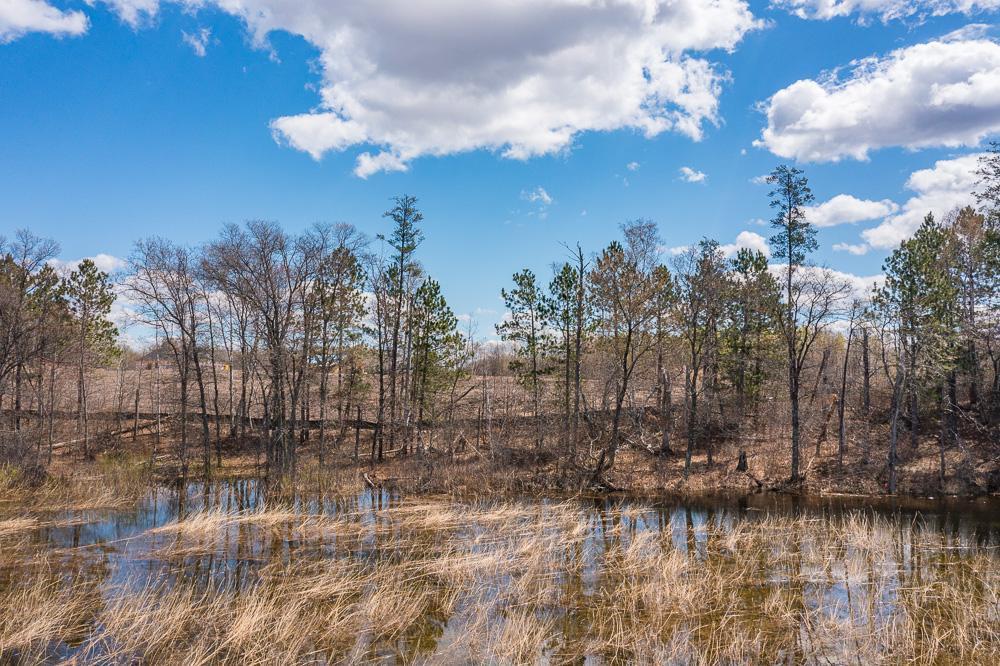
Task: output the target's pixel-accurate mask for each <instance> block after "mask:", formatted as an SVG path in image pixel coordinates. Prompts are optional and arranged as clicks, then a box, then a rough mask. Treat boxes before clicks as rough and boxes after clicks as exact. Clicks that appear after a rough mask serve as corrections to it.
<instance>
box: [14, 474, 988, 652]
mask: <svg viewBox="0 0 1000 666" xmlns="http://www.w3.org/2000/svg"><path fill="white" fill-rule="evenodd" d="M268 511H270V512H271V513H268ZM25 518H29V519H31V520H32V521H34V522H32V523H29V524H27V525H26V526H25V527H24V528H23V529H21V530H19V531H16V532H12V533H10V534H7V535H6V536H3V537H0V567H2V568H0V590H7V591H10V590H14V589H17V588H18V587H19V586H22V587H23V586H28V585H29V584H30V582H31V581H30V579H31V577H33V576H35V577H37V576H40V575H43V574H41V573H40V571H41V570H42V569H44V575H46V576H52V575H54V576H55V577H56V578H57V579H58V580H60V581H62V582H64V583H65V585H67V586H70V585H72V584H76V583H78V582H79V581H81V580H85V581H89V582H91V583H94V584H95V585H96V588H95V589H96V590H97V595H98V596H99V598H100V601H99V602H98V605H102V606H103V607H113V606H115V604H117V603H119V602H120V601H121V600H122V599H128V598H129V597H130V596H136V595H139V596H141V595H143V594H145V595H146V597H143V598H146V599H155V598H156V594H163V592H164V591H166V590H171V589H177V588H179V587H183V588H184V589H190V590H195V591H199V592H200V593H203V594H204V593H206V592H205V591H210V592H211V594H215V592H214V591H217V590H221V591H224V592H225V594H227V595H237V596H239V595H244V596H248V595H252V594H254V592H255V591H256V590H259V589H260V586H261V585H262V582H261V581H262V580H263V579H264V578H267V579H268V580H269V581H270V582H269V583H268V584H269V585H272V586H274V589H281V590H284V589H285V588H282V587H280V586H281V585H282V584H284V583H282V582H281V580H280V579H281V578H282V576H285V577H292V576H301V575H303V574H302V573H301V572H302V571H303V570H302V569H297V568H295V567H296V566H297V565H299V564H303V563H308V564H310V565H317V563H319V565H320V566H325V565H323V564H322V563H329V562H347V563H350V564H351V566H352V567H357V568H352V569H351V572H352V573H351V574H350V575H352V576H355V578H354V579H352V580H355V581H357V585H359V586H361V587H362V588H363V589H361V590H359V591H357V592H356V593H352V596H351V598H350V601H349V603H350V605H351V608H352V609H353V610H351V611H350V612H351V613H354V614H353V615H349V616H348V615H345V616H344V617H345V618H347V617H349V618H354V619H350V620H347V619H345V620H344V622H345V623H346V624H345V626H347V625H350V627H351V628H349V629H348V630H345V631H346V634H345V636H342V637H339V638H334V637H330V636H326V637H323V638H310V639H309V641H310V642H309V645H310V650H312V651H309V650H306V651H305V652H301V651H298V650H299V648H298V647H297V648H295V649H296V651H297V654H296V656H295V657H294V658H293V659H292V661H304V662H313V661H315V662H328V661H344V662H348V661H379V662H386V663H393V662H395V663H412V662H421V661H430V662H438V661H442V662H444V661H447V662H453V663H467V662H479V661H492V662H496V663H501V662H516V661H527V662H547V663H563V662H568V663H577V662H584V663H605V662H607V663H626V662H631V661H647V662H652V661H674V662H677V663H686V662H690V661H703V660H707V661H739V660H742V659H744V658H746V657H747V656H748V655H752V656H753V655H755V657H756V658H760V659H763V660H766V661H785V662H800V661H806V662H818V663H848V662H851V663H858V662H859V661H864V662H867V661H868V660H869V659H874V660H878V661H882V660H888V661H894V660H895V657H900V656H901V654H902V653H897V654H896V655H895V657H893V656H892V655H893V652H894V651H898V650H906V649H908V650H911V651H912V655H911V656H912V657H914V658H920V659H931V660H944V661H951V660H954V659H957V660H959V661H962V660H964V658H963V657H964V656H966V655H967V656H969V657H970V658H971V657H975V658H977V659H979V658H982V657H983V656H986V657H990V656H993V655H997V656H1000V644H997V643H995V642H994V641H995V639H996V634H995V633H993V632H991V631H990V630H989V629H988V628H987V629H986V630H984V631H980V632H979V633H977V634H976V635H975V636H971V637H963V638H962V639H961V641H962V642H959V641H957V640H952V643H951V644H950V645H949V644H948V640H949V639H948V638H947V636H945V637H944V638H941V637H938V636H936V635H935V636H930V635H929V634H928V630H927V629H926V628H924V627H923V624H924V623H929V622H930V620H929V619H927V618H932V617H933V618H937V615H935V612H937V611H936V609H937V608H938V606H940V607H941V608H945V605H944V604H945V603H946V602H945V601H940V598H941V597H942V595H944V596H948V595H951V596H950V597H949V600H948V601H947V603H948V604H952V605H949V606H947V608H946V609H945V610H942V611H940V612H941V613H944V614H945V615H946V617H945V620H943V621H942V620H939V619H938V620H935V622H936V623H937V624H943V623H946V622H947V621H954V622H956V623H964V624H968V621H966V620H962V619H961V618H959V617H955V611H954V608H953V606H955V605H956V604H957V606H958V607H959V608H962V607H964V606H968V607H969V608H975V609H976V610H975V613H976V614H977V615H976V616H974V618H973V619H975V620H976V622H978V621H979V620H982V621H983V622H985V623H986V626H987V627H988V626H989V625H991V624H994V623H996V622H998V621H1000V608H998V606H997V601H996V600H997V590H996V589H995V587H994V584H995V582H996V581H997V580H998V570H1000V501H998V499H997V498H988V499H981V500H971V501H957V500H888V499H887V500H875V501H873V500H872V499H871V498H866V499H855V498H842V497H830V498H808V499H804V498H797V497H792V496H785V495H753V496H748V497H715V498H705V499H701V500H683V501H682V500H672V499H663V500H657V501H653V500H649V499H641V500H640V499H630V498H627V497H613V498H608V497H602V498H577V499H574V500H569V501H567V500H558V501H557V500H545V499H527V498H526V499H517V498H513V499H508V500H503V501H498V502H482V501H462V500H456V499H453V498H449V499H444V498H441V499H433V500H427V499H425V498H412V499H410V498H404V497H400V496H399V495H396V494H393V493H389V492H385V491H382V492H376V491H365V492H362V493H360V494H358V495H355V496H350V497H329V496H318V495H310V494H298V495H294V496H287V495H277V494H273V493H271V491H269V489H268V487H267V486H266V485H264V484H263V483H260V482H258V481H257V480H255V479H242V480H235V481H219V482H211V483H189V484H187V485H179V486H171V487H157V488H155V489H153V490H151V491H150V492H149V493H148V494H147V495H146V496H145V497H143V498H141V499H140V500H139V501H138V502H136V503H135V504H134V505H132V506H129V507H128V508H115V509H105V510H86V511H75V510H61V511H46V510H44V508H42V507H32V506H12V505H10V504H9V503H8V504H0V521H2V520H4V519H6V520H15V519H18V520H23V519H25ZM199 521H201V522H199ZM404 561H405V564H406V567H407V568H406V569H405V571H406V572H407V573H406V576H410V577H411V578H406V576H397V573H392V574H390V575H389V576H388V577H379V576H378V575H376V574H372V573H369V574H366V573H364V572H378V571H380V570H385V571H392V572H397V571H403V569H401V568H400V567H402V566H403V563H404ZM39 562H44V567H40V566H39V565H38V563H39ZM276 571H277V572H279V573H278V574H275V572H276ZM310 571H313V570H310ZM359 571H360V572H362V573H358V572H359ZM970 571H971V572H972V573H971V574H970V573H969V572H970ZM394 576H395V577H394ZM276 578H277V579H278V582H274V581H275V579H276ZM410 579H412V580H415V581H418V582H417V583H414V585H417V586H421V590H422V591H421V596H419V597H414V599H419V601H420V604H422V605H420V606H419V610H418V611H415V612H414V613H413V617H412V618H411V619H410V620H407V621H406V622H403V621H401V622H400V627H399V629H398V630H395V631H388V630H387V631H383V632H379V631H377V630H372V629H371V628H370V627H369V628H368V629H365V630H364V631H362V629H361V627H363V626H366V625H369V624H372V623H374V622H375V620H377V617H378V615H379V614H380V613H381V614H386V613H392V614H395V615H401V614H402V615H405V614H406V611H404V610H400V609H395V610H393V607H392V606H391V605H390V606H386V607H385V608H388V609H389V610H378V609H376V602H375V601H373V597H374V596H375V595H376V594H377V593H378V590H377V589H376V588H379V587H380V586H381V587H383V588H384V587H387V586H390V585H392V584H395V583H392V581H398V580H410ZM429 579H433V585H431V586H430V588H431V589H432V592H431V593H425V591H424V589H423V586H425V584H426V581H427V580H429ZM405 585H406V586H405V588H404V587H401V588H400V589H399V590H396V591H394V592H393V594H395V592H399V593H400V594H402V597H405V596H406V595H405V594H403V591H404V589H405V592H406V594H410V592H411V590H410V589H409V584H408V583H407V584H405ZM991 587H994V589H990V588H991ZM984 588H985V589H984ZM150 590H155V591H156V593H155V594H153V595H150V594H149V591H150ZM928 590H929V591H930V592H928ZM934 590H937V592H935V591H934ZM941 590H945V591H946V592H941ZM390 591H392V590H390ZM852 592H853V594H852ZM284 593H285V592H279V593H275V594H284ZM962 595H966V596H967V600H966V601H963V600H962V599H964V597H962ZM402 597H401V598H402ZM13 598H17V597H16V596H9V597H8V599H13ZM338 599H339V597H338ZM956 599H957V600H958V601H956ZM144 603H145V602H144ZM331 603H332V602H331ZM337 603H344V602H341V601H338V602H337ZM413 603H417V602H416V601H414V602H413ZM403 605H406V604H403ZM310 607H311V608H312V606H310ZM317 608H319V606H317ZM379 608H382V607H381V606H379ZM358 609H360V610H358ZM366 609H367V610H366ZM346 612H347V611H345V613H346ZM970 612H971V611H970ZM366 613H367V615H366ZM980 616H983V617H980ZM789 617H793V618H794V619H793V620H789V619H788V618H789ZM357 618H367V620H360V619H357ZM949 618H950V619H949ZM897 620H898V621H897ZM351 622H354V623H355V624H350V623H351ZM838 623H839V624H838ZM111 624H113V623H112V622H110V621H109V620H106V619H102V615H101V611H100V610H95V611H94V618H93V620H92V621H88V625H87V626H86V628H85V629H83V630H80V629H79V628H77V629H75V630H74V631H72V632H69V635H60V633H59V632H58V631H55V630H53V633H52V635H51V636H48V637H44V636H43V638H42V639H41V642H42V643H44V645H43V646H41V647H39V645H38V644H37V643H38V642H37V641H36V644H35V645H34V647H32V648H30V649H29V648H28V647H26V646H25V645H21V646H17V645H14V646H8V647H7V651H6V653H3V652H2V651H0V662H3V661H5V659H9V660H11V661H14V662H17V661H24V662H25V663H30V662H32V661H34V660H35V659H44V660H48V661H53V662H58V661H60V660H63V659H72V658H74V657H77V658H79V659H81V660H83V661H90V660H100V659H105V660H106V661H109V662H114V663H128V662H129V661H130V660H132V661H138V662H140V663H142V662H146V661H148V662H149V663H156V662H160V661H176V662H177V663H180V662H182V661H184V660H185V657H183V656H182V655H183V654H184V653H183V652H176V653H171V652H167V653H164V652H153V651H150V652H148V653H145V652H144V651H143V649H142V647H141V645H140V646H138V647H137V646H131V647H122V646H124V645H129V644H128V640H127V637H126V638H122V637H117V638H107V637H101V634H102V632H105V631H106V632H107V633H109V634H110V633H113V631H112V630H111V629H109V628H108V627H109V626H110V625H111ZM789 628H791V629H792V631H791V632H789ZM942 630H944V629H942ZM151 631H155V629H153V630H151ZM213 631H214V630H213ZM303 631H306V632H308V631H309V630H308V628H303ZM934 631H937V629H933V630H932V633H933V632H934ZM970 631H971V630H970ZM192 632H194V633H192ZM365 632H367V634H366V637H365V636H363V635H362V634H364V633H365ZM533 632H536V633H537V636H535V633H533ZM725 632H731V636H730V637H729V638H726V637H724V636H725V635H726V634H725ZM789 633H790V634H791V636H788V635H785V634H789ZM196 634H197V628H196V629H194V630H189V631H188V634H186V636H187V637H186V638H184V639H183V640H184V641H186V643H187V644H190V643H192V642H197V636H196ZM355 634H357V636H356V637H355ZM796 634H798V635H796ZM192 636H195V637H193V638H192ZM847 636H850V637H851V639H850V640H848V638H847ZM95 637H99V640H98V638H95ZM533 637H534V638H533ZM178 640H181V639H178ZM219 640H221V639H219ZM275 640H278V639H277V638H276V639H275ZM324 641H325V642H324ZM351 641H353V644H351ZM519 641H520V642H523V643H524V644H523V645H520V644H518V645H517V646H515V645H514V644H515V643H518V642H519ZM741 641H742V642H744V643H745V645H744V644H743V643H740V642H741ZM15 642H16V641H15ZM362 643H363V645H362ZM966 643H968V645H966ZM4 644H5V641H4V640H3V637H0V647H2V646H3V645H4ZM734 646H736V647H734ZM241 649H243V648H233V647H230V648H227V650H229V651H228V652H220V653H218V654H216V656H215V657H209V658H208V659H207V661H214V660H215V659H219V660H223V659H225V660H230V661H240V660H241V654H242V658H247V659H250V657H248V656H247V654H246V653H241V652H240V650H241ZM288 649H292V648H288ZM967 649H968V650H972V651H971V652H966V650H967ZM32 650H34V652H33V651H32ZM170 654H173V655H174V656H173V657H170V656H168V655H170ZM272 656H274V655H272ZM253 659H258V660H261V661H268V658H267V657H266V656H263V657H262V656H261V654H260V653H255V654H254V657H253Z"/></svg>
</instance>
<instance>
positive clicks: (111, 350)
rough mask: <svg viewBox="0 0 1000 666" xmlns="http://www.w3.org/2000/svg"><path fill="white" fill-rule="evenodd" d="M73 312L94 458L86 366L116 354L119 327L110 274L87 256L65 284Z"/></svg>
mask: <svg viewBox="0 0 1000 666" xmlns="http://www.w3.org/2000/svg"><path fill="white" fill-rule="evenodd" d="M63 288H64V291H65V294H66V300H67V302H68V303H69V309H70V312H72V314H73V317H74V319H75V320H76V330H77V340H76V342H77V345H78V349H77V353H78V356H77V358H78V361H79V363H78V369H79V373H78V376H77V409H78V412H79V427H80V430H81V431H82V432H83V455H84V457H86V458H89V457H90V427H89V425H90V424H89V415H88V410H87V383H86V381H87V375H86V372H85V370H86V367H87V364H88V363H89V362H91V361H92V360H93V359H106V358H108V357H109V356H112V355H114V354H115V353H116V351H117V350H116V348H115V342H116V340H117V338H118V329H117V328H116V327H115V325H114V324H113V323H112V322H111V320H110V319H109V315H110V314H111V306H112V305H113V304H114V302H115V293H114V290H113V289H112V287H111V281H110V279H109V278H108V274H107V273H105V272H104V271H102V270H100V269H98V268H97V265H96V264H95V263H94V262H93V261H92V260H90V259H84V260H83V261H81V262H80V265H79V266H78V267H77V269H76V270H74V271H73V272H71V273H70V275H69V277H68V278H67V279H66V283H65V285H64V287H63Z"/></svg>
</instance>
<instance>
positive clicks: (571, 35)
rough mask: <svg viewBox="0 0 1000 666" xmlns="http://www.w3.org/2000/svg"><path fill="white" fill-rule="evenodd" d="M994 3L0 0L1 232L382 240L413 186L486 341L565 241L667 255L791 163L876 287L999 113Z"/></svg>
mask: <svg viewBox="0 0 1000 666" xmlns="http://www.w3.org/2000/svg"><path fill="white" fill-rule="evenodd" d="M375 4H378V5H379V6H380V8H379V9H372V6H373V5H375ZM594 4H595V6H596V4H598V3H594ZM383 5H384V6H383ZM411 5H412V6H411ZM570 5H572V6H570ZM476 6H479V7H480V9H475V7H476ZM650 8H652V9H654V10H658V12H659V13H657V12H654V13H650V11H651V10H650ZM998 9H1000V0H981V1H979V0H934V1H933V2H906V3H904V2H900V1H899V0H865V2H857V1H856V0H845V1H843V2H840V3H837V4H832V3H830V2H825V1H823V0H784V1H782V2H778V3H773V4H768V3H760V2H750V3H748V4H747V3H744V2H742V0H675V2H672V3H669V4H664V3H657V2H655V1H654V0H649V1H648V2H647V1H646V0H642V1H640V0H611V2H608V3H604V5H603V9H597V8H594V7H591V6H590V3H588V2H586V1H584V0H574V1H573V2H570V1H569V0H537V1H536V2H533V3H524V5H523V6H521V3H518V2H505V3H500V2H499V1H498V0H483V2H482V3H481V4H480V5H476V4H472V5H468V3H458V2H455V1H453V0H429V1H428V2H425V3H414V2H410V3H400V2H397V1H396V0H387V1H386V2H385V3H362V2H352V1H345V2H341V3H335V2H320V1H319V0H304V1H303V2H298V3H296V2H291V1H290V0H224V1H223V0H202V1H200V2H193V1H192V0H180V1H178V2H168V1H165V0H162V1H160V2H158V1H157V0H113V1H110V2H102V1H100V0H94V1H93V2H91V3H84V2H57V1H56V0H51V1H48V2H46V0H0V141H2V146H3V149H2V151H0V202H2V203H0V235H2V234H9V233H10V232H12V231H13V230H14V229H17V228H22V227H27V228H30V229H31V230H32V231H34V232H35V233H37V234H40V235H45V236H50V237H53V238H55V239H57V240H58V241H59V242H60V243H61V246H62V258H63V259H65V260H73V259H77V258H80V257H84V256H94V255H97V254H106V255H110V256H114V257H126V256H127V255H128V254H129V251H130V247H131V245H132V243H133V242H134V241H135V240H136V239H138V238H140V237H143V236H148V235H163V236H167V237H170V238H172V239H174V240H177V241H181V242H187V243H191V244H197V243H199V242H202V241H206V240H209V239H211V238H212V237H213V236H214V235H215V234H216V233H217V231H218V229H219V228H220V227H221V225H223V224H224V223H227V222H240V221H242V220H245V219H250V218H265V219H273V220H277V221H279V222H281V223H282V224H283V225H284V226H285V227H286V228H288V229H289V230H299V229H303V228H305V227H307V226H308V225H310V224H312V223H313V222H316V221H329V222H334V221H345V222H350V223H353V224H355V225H356V226H357V227H358V228H360V229H361V230H362V231H364V232H365V233H367V234H369V235H372V236H374V234H376V233H379V232H382V231H385V229H386V224H387V223H386V222H385V221H384V220H383V219H382V217H381V213H382V211H384V210H385V209H386V208H387V207H388V206H389V198H390V197H391V196H393V195H395V194H400V193H404V192H405V193H409V194H414V195H416V196H418V197H419V199H420V202H421V207H422V209H423V210H424V213H425V217H426V222H425V233H426V237H427V240H426V242H425V244H424V245H423V247H421V249H420V256H421V260H422V261H423V263H424V264H425V266H426V267H427V269H428V270H429V272H430V273H431V274H432V275H433V276H435V277H436V278H437V279H439V280H440V281H441V283H442V285H443V288H444V290H445V293H446V296H447V297H448V299H449V301H450V302H451V304H452V305H453V307H454V309H455V311H456V312H458V313H460V314H468V315H471V316H472V317H473V318H474V319H476V320H477V328H478V332H479V335H480V336H481V337H490V336H491V335H492V333H493V331H492V329H493V324H494V323H495V321H496V320H497V319H498V318H499V316H500V310H501V309H502V306H501V302H500V298H499V291H500V288H501V287H503V286H506V285H507V284H508V282H509V279H510V275H511V274H512V273H513V272H515V271H516V270H519V269H520V268H522V267H530V268H532V269H534V270H535V271H536V272H538V273H539V274H541V275H543V276H545V277H546V279H547V278H548V276H549V275H550V269H549V266H550V264H551V263H552V262H553V261H555V260H558V259H560V258H561V257H562V256H564V252H565V251H564V249H563V248H562V246H561V243H569V244H573V243H576V242H577V241H579V242H580V243H581V245H582V246H583V247H584V249H585V250H586V251H588V252H590V251H597V250H599V249H600V248H601V247H603V246H604V245H605V244H606V243H607V242H608V241H609V240H611V239H612V238H614V237H615V236H616V234H617V227H618V225H619V224H620V223H621V222H622V221H624V220H628V219H632V218H636V217H646V218H651V219H653V220H655V221H656V222H658V223H659V227H660V231H661V234H662V236H663V245H664V255H665V257H669V254H670V250H671V248H677V247H680V246H684V245H686V244H690V243H693V242H696V241H697V240H699V239H700V238H701V237H703V236H711V237H714V238H716V239H718V240H719V241H720V242H721V243H723V244H746V245H751V246H754V245H755V244H760V242H761V238H760V237H763V238H766V237H767V236H768V235H769V230H768V229H767V228H765V227H763V226H761V225H760V224H759V223H758V222H755V221H756V220H760V219H766V218H768V217H769V210H768V207H767V187H766V186H763V185H759V184H754V183H753V182H752V179H753V178H755V177H757V176H760V175H761V174H764V173H766V172H768V171H769V170H770V169H771V168H773V167H774V166H775V165H776V164H778V163H795V164H797V165H799V166H800V167H802V168H804V169H805V170H806V172H807V174H808V175H809V177H810V181H811V183H812V186H813V190H814V193H815V195H816V199H817V203H818V204H824V203H826V202H828V201H830V200H831V199H834V201H833V203H832V204H830V205H828V206H827V207H826V208H821V209H817V211H816V212H815V215H816V220H819V221H821V222H822V223H823V224H824V225H825V226H824V227H823V228H822V229H821V231H820V243H821V249H820V251H819V252H818V253H817V255H816V257H815V259H816V260H817V261H818V262H820V263H825V264H827V265H829V266H830V267H832V268H835V269H837V270H840V271H843V272H845V273H851V274H853V275H856V276H861V277H863V278H865V279H867V278H869V277H870V276H873V275H876V274H878V273H879V270H880V265H881V262H882V259H883V258H884V257H885V255H886V254H887V252H889V251H891V248H892V247H893V246H894V244H896V243H898V242H899V240H901V239H902V238H905V237H906V235H907V234H908V233H909V232H910V231H911V230H912V228H913V225H914V220H917V219H919V217H922V215H923V214H924V213H925V212H927V210H933V211H934V212H935V213H936V214H939V215H943V214H945V213H947V210H948V209H950V208H951V207H953V206H955V205H958V204H960V203H963V202H964V201H965V200H966V199H967V198H968V197H967V192H968V190H969V189H970V187H971V184H972V182H973V177H972V175H971V173H970V172H971V170H972V167H973V165H974V162H975V156H976V155H977V154H978V153H980V152H981V151H982V146H983V143H984V142H985V141H986V140H988V139H989V138H991V137H995V136H996V135H997V133H998V132H1000V45H998V44H997V43H996V33H995V31H994V29H993V26H994V24H995V22H996V18H997V12H998ZM477 12H479V14H477ZM491 12H492V13H491ZM601 12H604V13H603V14H602V13H601ZM650 53H652V54H653V55H650ZM866 58H867V59H869V60H867V61H865V62H864V63H862V64H857V61H858V60H860V59H866ZM663 63H666V64H665V65H664V66H663V68H662V71H661V65H663ZM852 63H854V64H852ZM640 70H641V71H640ZM706 72H707V74H706ZM637 73H638V74H637ZM678 80H680V81H682V84H680V87H679V88H678V84H677V81H678ZM797 82H798V83H797ZM765 130H769V131H770V132H769V134H767V135H765V134H763V133H764V132H765ZM363 154H367V155H369V157H374V159H375V161H374V162H372V163H370V164H369V166H364V164H365V158H364V157H362V158H361V160H360V161H359V156H360V155H363ZM317 157H318V159H317ZM371 164H374V165H375V166H371ZM378 166H381V167H383V168H382V169H381V170H380V169H378V168H377V167H378ZM685 167H686V168H687V170H688V171H687V173H688V174H689V177H685V176H684V174H683V173H682V169H684V168H685ZM399 169H405V171H402V170H399ZM359 174H360V175H359ZM914 174H916V175H914ZM692 180H693V181H695V182H690V181H692ZM835 197H839V198H836V199H835ZM741 234H742V235H741ZM835 246H836V247H838V248H839V249H835Z"/></svg>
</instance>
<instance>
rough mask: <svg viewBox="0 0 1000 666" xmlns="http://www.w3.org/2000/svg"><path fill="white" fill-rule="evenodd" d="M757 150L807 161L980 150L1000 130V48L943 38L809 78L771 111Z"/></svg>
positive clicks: (772, 102)
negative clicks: (899, 151)
mask: <svg viewBox="0 0 1000 666" xmlns="http://www.w3.org/2000/svg"><path fill="white" fill-rule="evenodd" d="M763 109H764V111H765V112H766V115H767V127H766V128H765V129H764V130H763V132H762V133H761V138H760V139H758V140H757V141H755V142H754V145H756V146H760V147H764V148H767V149H768V150H770V151H771V152H772V153H774V154H775V155H779V156H781V157H786V158H793V159H797V160H803V161H837V160H840V159H843V158H853V159H858V160H864V159H867V157H868V153H869V152H870V151H872V150H877V149H879V148H884V147H888V146H903V147H906V148H909V149H917V148H925V147H930V146H947V147H957V146H975V145H978V144H979V142H980V141H981V140H982V139H983V138H984V137H985V136H987V135H989V134H991V133H993V132H997V131H1000V44H997V43H996V42H994V41H991V40H988V39H939V40H935V41H931V42H927V43H924V44H917V45H915V46H909V47H906V48H902V49H898V50H896V51H892V52H891V53H889V54H888V55H886V56H884V57H872V58H866V59H863V60H859V61H855V62H853V63H851V65H850V67H849V68H847V70H846V74H845V75H843V76H841V75H839V74H838V73H833V74H831V75H828V76H825V77H822V78H820V80H813V79H805V80H800V81H796V82H795V83H793V84H792V85H790V86H788V87H787V88H784V89H782V90H779V91H778V92H777V93H775V94H774V95H773V96H772V97H771V98H770V99H769V100H768V101H767V102H766V103H765V104H764V105H763Z"/></svg>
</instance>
